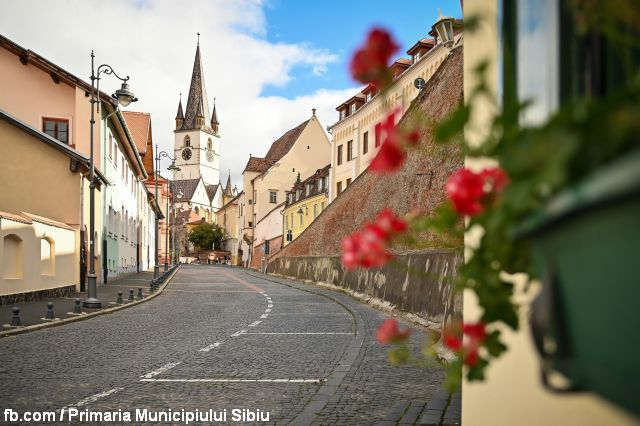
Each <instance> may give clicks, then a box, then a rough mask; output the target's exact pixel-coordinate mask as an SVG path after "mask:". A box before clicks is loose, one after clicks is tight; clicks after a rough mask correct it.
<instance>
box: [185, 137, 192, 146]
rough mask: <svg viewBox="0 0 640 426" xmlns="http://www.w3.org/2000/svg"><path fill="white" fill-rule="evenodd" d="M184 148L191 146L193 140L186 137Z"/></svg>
mask: <svg viewBox="0 0 640 426" xmlns="http://www.w3.org/2000/svg"><path fill="white" fill-rule="evenodd" d="M184 146H191V138H190V137H189V136H185V137H184Z"/></svg>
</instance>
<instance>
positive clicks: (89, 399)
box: [58, 388, 124, 411]
mask: <svg viewBox="0 0 640 426" xmlns="http://www.w3.org/2000/svg"><path fill="white" fill-rule="evenodd" d="M121 390H124V388H115V389H111V390H108V391H105V392H101V393H97V394H95V395H91V396H88V397H86V398H83V399H81V400H80V401H78V402H76V403H75V404H71V405H68V406H66V407H63V408H61V410H66V409H68V408H70V407H82V406H83V405H86V404H89V403H90V402H95V401H97V400H99V399H100V398H104V397H106V396H109V395H113V394H114V393H116V392H120V391H121ZM58 411H60V410H58Z"/></svg>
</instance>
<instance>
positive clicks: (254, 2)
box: [0, 0, 355, 186]
mask: <svg viewBox="0 0 640 426" xmlns="http://www.w3.org/2000/svg"><path fill="white" fill-rule="evenodd" d="M263 7H264V4H263V1H260V0H235V1H225V0H212V1H205V0H192V1H189V2H176V1H172V0H128V1H127V0H111V1H108V2H107V1H96V0H50V1H47V2H46V3H43V2H40V1H37V0H21V1H19V2H18V1H11V2H9V1H5V2H0V28H2V32H3V35H5V36H6V37H8V38H10V39H12V40H13V41H14V42H16V43H18V44H20V45H21V46H23V47H26V48H29V49H31V50H34V51H35V52H37V53H39V54H41V55H42V56H44V57H45V58H47V59H49V60H51V61H52V62H54V63H56V64H57V65H59V66H61V67H63V68H65V69H66V70H68V71H70V72H71V73H73V74H75V75H77V76H78V77H80V78H82V79H84V80H86V81H88V80H89V75H90V71H91V69H90V57H89V54H90V52H91V50H92V49H93V50H94V51H95V54H96V65H99V64H102V63H108V64H109V65H111V66H112V67H113V68H114V69H115V71H116V72H117V73H118V74H119V75H129V76H130V77H131V81H130V85H131V89H132V90H133V91H134V92H135V94H136V96H138V98H139V99H140V101H139V102H138V103H136V104H134V105H133V107H129V108H128V109H130V110H136V111H145V112H150V113H151V116H152V123H153V136H154V142H155V143H157V144H158V145H159V146H160V149H162V150H167V151H170V152H173V151H172V150H173V139H174V135H173V129H174V124H175V122H174V117H175V113H176V109H177V105H178V93H180V92H182V93H183V94H186V93H187V92H188V90H189V83H190V78H191V71H192V68H193V60H194V54H195V47H196V32H200V33H201V36H200V47H201V53H202V61H203V67H204V72H205V82H206V86H207V92H208V96H209V103H210V108H212V102H213V98H214V97H215V98H217V110H218V117H219V119H220V131H221V134H222V139H221V146H222V148H221V150H222V152H221V159H222V161H221V169H222V170H221V177H222V180H223V181H224V180H226V173H227V170H228V169H231V171H232V179H233V181H234V183H237V184H238V186H240V183H241V176H240V174H241V172H242V169H243V168H244V166H245V164H246V161H247V158H248V156H249V153H252V154H253V155H264V154H265V153H266V152H267V150H268V147H269V145H270V144H271V142H272V141H273V139H275V138H277V137H279V136H280V135H281V134H283V133H284V132H285V131H286V130H288V129H290V128H291V127H293V126H295V125H297V124H299V123H300V122H302V121H303V120H306V119H307V118H308V117H309V116H310V114H311V108H314V107H315V108H317V109H318V112H317V114H318V116H319V119H320V121H321V123H322V124H323V125H324V126H326V125H328V124H331V123H332V122H333V121H335V118H336V112H335V111H334V108H335V106H336V105H338V104H340V103H341V102H342V101H344V100H345V99H347V98H348V97H350V96H352V95H353V94H354V92H355V91H354V90H346V91H327V90H321V91H316V92H314V93H310V94H308V95H305V96H300V97H297V98H295V99H285V98H281V97H261V96H260V93H261V92H262V90H263V88H264V87H265V86H267V85H273V86H283V85H286V84H287V83H288V82H289V81H291V79H292V76H291V70H292V69H293V68H294V67H308V68H309V72H311V73H313V74H314V75H316V76H321V75H323V74H325V73H326V71H327V64H329V63H331V62H334V61H336V60H337V58H338V57H337V55H336V54H335V53H333V52H330V51H327V50H325V49H321V48H314V47H311V46H310V45H308V44H288V43H270V42H269V41H267V40H266V39H265V38H264V36H265V34H266V28H267V26H266V20H265V15H264V13H263ZM118 83H119V82H118V81H117V80H116V79H115V78H113V77H111V76H106V78H104V79H103V80H102V81H101V89H103V90H104V91H106V92H110V91H113V90H115V89H117V88H118V87H119V84H118ZM183 100H184V101H185V102H186V97H185V96H183ZM223 183H224V182H223Z"/></svg>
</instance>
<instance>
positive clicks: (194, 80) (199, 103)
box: [182, 34, 209, 130]
mask: <svg viewBox="0 0 640 426" xmlns="http://www.w3.org/2000/svg"><path fill="white" fill-rule="evenodd" d="M198 116H201V117H204V118H206V117H209V103H208V102H207V89H206V87H205V84H204V72H203V70H202V60H201V59H200V35H199V34H198V46H197V47H196V57H195V60H194V61H193V72H192V73H191V86H190V87H189V97H188V99H187V107H186V110H185V114H184V124H183V126H182V129H183V130H192V129H198V128H200V127H201V126H202V125H200V126H198V123H196V121H197V120H196V117H198ZM202 122H203V124H204V120H202Z"/></svg>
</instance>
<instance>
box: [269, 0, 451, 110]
mask: <svg viewBox="0 0 640 426" xmlns="http://www.w3.org/2000/svg"><path fill="white" fill-rule="evenodd" d="M438 8H440V9H441V10H442V14H443V15H445V16H453V17H456V18H459V17H461V15H462V12H461V10H460V1H459V0H400V1H398V2H390V1H388V0H387V1H381V0H369V1H363V0H350V1H349V0H342V1H338V0H325V1H298V0H270V1H269V2H268V3H267V6H266V8H265V14H266V26H267V33H266V36H265V38H266V39H267V40H268V41H269V42H271V43H281V42H282V43H308V44H309V46H310V47H311V48H314V49H321V50H327V51H329V52H330V53H333V54H335V55H337V60H336V61H335V62H332V63H329V64H327V72H326V73H325V74H324V75H319V76H318V75H314V73H313V72H312V69H311V67H309V66H302V65H301V66H297V67H295V68H293V69H292V71H291V76H292V77H293V79H292V80H290V81H289V82H288V83H287V84H285V85H284V86H281V87H277V86H274V85H269V86H266V87H265V88H264V90H263V92H262V93H261V95H262V96H282V97H285V98H292V97H295V96H300V95H303V94H305V93H309V92H312V91H314V90H317V89H321V88H324V89H345V88H349V87H353V88H355V87H358V84H356V83H355V82H353V81H352V80H351V79H350V78H349V75H348V63H349V58H350V56H351V54H352V53H353V51H354V50H355V49H356V48H357V47H358V46H359V45H360V44H361V43H362V42H363V40H364V38H365V35H366V33H367V31H368V29H369V28H371V27H372V26H374V25H378V26H382V27H385V28H387V29H389V30H391V32H392V34H393V35H394V37H395V38H396V40H397V41H398V42H399V44H400V45H401V52H399V55H400V54H405V52H406V50H407V49H408V48H409V47H411V46H412V45H413V44H414V43H415V42H416V41H417V40H418V39H420V38H422V37H427V32H428V31H429V30H430V29H431V25H432V24H433V23H434V22H435V21H436V19H437V17H438ZM404 56H406V54H405V55H404Z"/></svg>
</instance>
